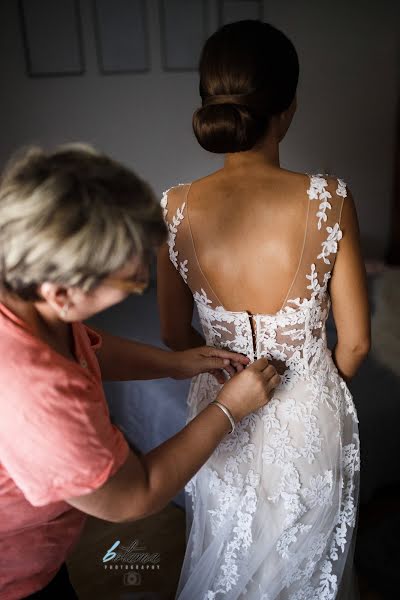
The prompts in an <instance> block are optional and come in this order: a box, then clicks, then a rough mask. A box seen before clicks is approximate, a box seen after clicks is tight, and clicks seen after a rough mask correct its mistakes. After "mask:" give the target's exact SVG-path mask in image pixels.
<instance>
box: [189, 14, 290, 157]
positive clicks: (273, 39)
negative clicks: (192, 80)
mask: <svg viewBox="0 0 400 600" xmlns="http://www.w3.org/2000/svg"><path fill="white" fill-rule="evenodd" d="M199 71H200V96H201V98H202V101H203V103H202V107H201V108H199V109H197V110H196V112H195V113H194V115H193V130H194V133H195V135H196V138H197V140H198V142H199V144H200V145H201V146H202V147H203V148H204V149H205V150H208V151H209V152H217V153H223V154H225V153H227V152H243V151H245V150H250V149H251V148H253V147H254V146H255V145H256V144H257V142H259V141H260V140H261V139H262V138H263V136H264V135H265V134H266V133H267V131H268V126H269V123H270V120H271V117H272V116H273V115H276V114H279V113H282V112H283V111H285V110H287V109H288V108H289V106H290V105H291V103H292V101H293V99H294V96H295V94H296V88H297V83H298V78H299V61H298V57H297V52H296V49H295V48H294V46H293V44H292V42H291V41H290V40H289V39H288V38H287V37H286V36H285V35H284V34H283V33H282V32H281V31H279V29H276V28H275V27H273V26H272V25H269V24H268V23H263V22H262V21H250V20H249V21H237V22H236V23H231V24H229V25H224V26H223V27H221V28H220V29H219V30H218V31H216V32H215V33H214V34H213V35H212V36H211V37H210V38H209V39H208V40H207V42H206V43H205V46H204V48H203V51H202V54H201V58H200V65H199Z"/></svg>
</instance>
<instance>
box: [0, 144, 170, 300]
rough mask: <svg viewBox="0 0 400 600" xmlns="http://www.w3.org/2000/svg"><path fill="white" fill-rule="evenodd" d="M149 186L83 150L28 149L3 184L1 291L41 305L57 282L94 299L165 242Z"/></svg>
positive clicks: (0, 201)
mask: <svg viewBox="0 0 400 600" xmlns="http://www.w3.org/2000/svg"><path fill="white" fill-rule="evenodd" d="M166 233H167V232H166V226H165V224H164V221H163V217H162V211H161V207H160V205H159V203H158V202H157V200H156V198H155V196H154V194H153V191H152V190H151V188H150V186H149V185H148V184H147V183H146V182H144V181H143V180H142V179H140V178H139V177H138V176H137V175H135V174H134V173H133V172H132V171H130V170H129V169H128V168H126V167H124V166H123V165H121V164H119V163H118V162H116V161H114V160H112V159H110V158H109V157H107V156H106V155H104V154H101V153H99V152H97V151H96V150H95V149H94V148H92V147H91V146H88V145H84V144H69V145H65V146H61V147H59V148H57V149H56V150H55V151H54V152H51V153H47V152H45V151H44V150H42V149H41V148H38V147H30V148H27V149H25V150H23V151H22V152H19V153H18V154H17V155H15V156H14V158H13V159H12V160H11V161H10V163H9V164H8V166H7V167H6V169H5V170H4V173H3V175H2V177H1V181H0V289H4V290H5V291H8V292H12V293H14V294H17V295H18V296H19V297H21V298H22V299H24V300H32V301H34V300H38V299H39V296H38V294H37V291H36V290H37V287H38V285H39V284H41V283H43V282H53V283H59V284H61V285H65V286H66V287H73V286H76V287H80V288H81V289H83V290H84V291H89V290H91V289H93V288H94V287H96V285H98V284H99V283H100V282H101V280H102V279H103V278H104V277H106V276H107V275H109V274H110V273H112V272H113V271H115V270H118V269H120V268H121V267H123V266H124V264H126V262H127V261H128V260H129V259H130V258H132V257H133V256H135V255H145V254H146V253H147V251H149V250H150V248H151V247H157V246H158V245H160V244H161V243H162V242H163V241H164V240H165V238H166Z"/></svg>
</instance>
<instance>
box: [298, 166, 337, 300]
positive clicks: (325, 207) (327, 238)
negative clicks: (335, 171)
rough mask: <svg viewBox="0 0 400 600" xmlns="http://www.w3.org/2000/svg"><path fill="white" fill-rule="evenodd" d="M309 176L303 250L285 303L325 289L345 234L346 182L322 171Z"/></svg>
mask: <svg viewBox="0 0 400 600" xmlns="http://www.w3.org/2000/svg"><path fill="white" fill-rule="evenodd" d="M309 179H310V181H309V188H308V190H307V194H308V198H309V216H308V222H307V229H306V233H305V239H304V244H303V252H302V257H301V262H300V264H299V267H298V270H297V273H296V276H295V280H294V281H293V284H292V287H291V291H290V294H289V296H288V297H289V300H287V302H286V304H287V303H290V301H291V300H294V299H296V298H299V297H307V296H310V295H311V294H312V293H313V292H315V291H319V292H322V291H323V290H325V289H326V285H327V282H328V280H329V278H330V274H331V271H332V269H333V265H334V262H335V258H336V253H337V251H338V242H339V240H340V239H341V237H342V232H341V230H340V215H341V212H342V206H343V200H344V198H345V196H346V195H347V192H346V184H345V183H344V181H343V180H341V179H334V178H332V177H328V176H325V175H321V174H317V175H309Z"/></svg>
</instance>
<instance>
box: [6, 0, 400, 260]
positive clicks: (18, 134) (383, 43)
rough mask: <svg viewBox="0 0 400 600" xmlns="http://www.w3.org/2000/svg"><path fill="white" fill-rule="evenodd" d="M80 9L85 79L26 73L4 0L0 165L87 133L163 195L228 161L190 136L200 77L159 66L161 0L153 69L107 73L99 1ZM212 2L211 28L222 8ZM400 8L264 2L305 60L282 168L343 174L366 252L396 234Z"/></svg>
mask: <svg viewBox="0 0 400 600" xmlns="http://www.w3.org/2000/svg"><path fill="white" fill-rule="evenodd" d="M55 1H56V0H55ZM188 1H190V0H188ZM80 4H81V12H82V20H83V34H84V35H83V38H84V51H85V57H86V73H85V75H84V76H76V77H61V78H47V79H32V78H29V77H27V76H26V74H25V63H24V54H23V46H22V41H21V36H20V28H19V20H18V2H17V0H1V3H0V74H1V93H0V118H1V135H0V164H2V163H3V162H4V161H5V160H6V158H7V157H8V155H9V154H10V152H12V151H13V150H14V149H15V148H17V147H18V146H20V145H22V144H26V143H30V142H36V143H41V144H44V145H46V146H52V145H54V144H57V143H61V142H65V141H76V140H84V141H88V142H91V143H93V144H95V145H96V146H98V147H100V148H101V149H103V150H105V151H107V152H108V153H110V154H111V155H113V156H114V157H115V158H117V159H119V160H121V161H123V162H125V163H127V164H129V165H130V166H132V167H133V168H134V169H136V170H137V171H138V172H139V173H140V174H141V175H142V176H144V177H145V178H147V179H148V180H149V181H150V182H151V183H152V185H153V187H154V188H155V190H156V191H157V193H160V192H161V191H162V190H163V189H165V188H166V187H167V186H170V185H173V184H174V183H177V182H185V181H190V180H191V179H194V178H197V177H199V176H201V175H203V174H206V173H207V172H209V171H211V170H212V169H214V168H216V167H218V166H219V165H220V164H221V158H220V157H216V156H212V155H208V154H207V153H206V152H204V151H203V150H202V149H201V148H200V147H199V146H198V145H197V143H196V141H195V139H194V136H193V135H192V132H191V115H192V112H193V110H194V109H195V108H196V107H197V106H198V102H199V98H198V94H197V86H198V80H197V75H196V73H192V72H189V73H166V72H163V71H162V70H161V65H160V48H159V45H160V42H159V21H158V16H159V15H158V5H157V1H156V0H148V9H149V16H150V26H151V27H150V29H151V30H150V43H151V60H152V70H151V71H150V72H149V73H145V74H136V75H116V76H101V75H99V73H98V68H97V61H96V54H95V43H94V32H93V19H92V10H91V2H89V1H88V0H81V2H80ZM209 5H210V8H211V12H210V32H211V30H212V28H213V26H214V23H215V12H216V11H215V5H216V3H215V1H213V0H209ZM399 7H400V3H398V2H395V1H394V0H393V1H391V0H383V1H381V2H377V1H375V2H366V1H361V0H353V1H352V2H347V1H343V0H341V1H338V2H335V3H333V2H329V1H327V0H325V1H324V0H319V1H317V0H307V1H306V0H303V1H298V0H268V1H267V2H265V6H264V19H265V20H268V21H270V22H271V23H273V24H275V25H277V26H278V27H281V28H282V29H283V30H284V31H285V32H286V33H287V34H288V35H289V36H290V37H291V38H292V40H293V42H294V43H295V45H296V47H297V49H298V52H299V56H300V61H301V81H300V87H299V109H298V113H297V116H296V117H295V121H294V123H293V125H292V128H291V130H290V131H289V133H288V136H287V138H286V139H285V140H284V142H283V144H282V164H283V165H284V166H285V167H287V168H290V169H293V170H303V171H314V172H316V171H319V170H324V171H326V170H328V171H329V172H331V173H333V174H336V175H339V176H341V177H343V178H344V179H346V180H347V181H348V183H349V184H350V186H351V189H352V191H353V194H354V196H355V198H356V202H357V206H358V210H359V216H360V222H361V229H362V232H363V238H364V243H365V247H366V248H367V253H368V254H374V255H376V256H379V255H382V253H383V251H384V247H385V244H386V240H387V235H388V224H389V207H390V200H391V190H392V180H393V162H394V133H395V127H394V125H395V109H396V102H397V96H398V75H399V60H398V59H399V52H398V45H397V39H396V29H398V26H399V21H400V8H399ZM177 35H179V31H177Z"/></svg>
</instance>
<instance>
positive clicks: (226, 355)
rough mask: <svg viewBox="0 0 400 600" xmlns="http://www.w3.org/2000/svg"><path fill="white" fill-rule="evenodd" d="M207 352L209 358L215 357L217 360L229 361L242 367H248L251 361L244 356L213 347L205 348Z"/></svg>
mask: <svg viewBox="0 0 400 600" xmlns="http://www.w3.org/2000/svg"><path fill="white" fill-rule="evenodd" d="M204 350H205V352H206V353H207V355H208V356H214V357H216V358H222V359H227V360H229V361H231V362H237V363H239V364H242V365H248V364H249V362H250V359H249V358H247V356H243V354H238V353H236V352H230V351H229V350H223V349H221V348H213V347H211V346H205V348H204Z"/></svg>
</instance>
